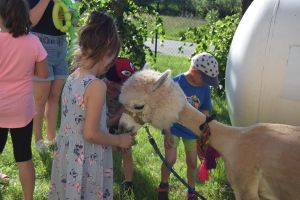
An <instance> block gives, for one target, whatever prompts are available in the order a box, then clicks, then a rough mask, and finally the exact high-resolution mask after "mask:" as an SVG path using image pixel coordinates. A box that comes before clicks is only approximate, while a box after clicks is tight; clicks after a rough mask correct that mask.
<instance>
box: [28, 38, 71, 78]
mask: <svg viewBox="0 0 300 200" xmlns="http://www.w3.org/2000/svg"><path fill="white" fill-rule="evenodd" d="M32 34H34V35H36V36H37V37H38V38H39V39H40V41H41V43H42V44H43V47H44V48H45V49H46V51H47V53H48V56H47V62H48V78H46V79H44V78H38V77H34V80H36V81H49V80H60V79H65V78H66V77H67V76H68V74H69V72H68V62H67V40H66V35H59V36H52V35H45V34H42V33H36V32H32Z"/></svg>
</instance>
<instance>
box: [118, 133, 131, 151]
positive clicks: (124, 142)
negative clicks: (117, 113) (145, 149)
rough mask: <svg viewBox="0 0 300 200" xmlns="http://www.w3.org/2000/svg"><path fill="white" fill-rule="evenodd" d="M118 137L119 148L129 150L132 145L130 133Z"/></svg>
mask: <svg viewBox="0 0 300 200" xmlns="http://www.w3.org/2000/svg"><path fill="white" fill-rule="evenodd" d="M119 137H120V143H119V145H118V146H119V147H121V148H129V147H130V146H131V145H132V143H133V136H132V133H125V134H121V135H119Z"/></svg>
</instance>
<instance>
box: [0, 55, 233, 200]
mask: <svg viewBox="0 0 300 200" xmlns="http://www.w3.org/2000/svg"><path fill="white" fill-rule="evenodd" d="M149 61H150V63H151V60H149ZM189 63H190V61H189V59H188V58H187V57H175V56H165V55H160V54H158V57H157V62H156V63H154V64H153V65H154V68H155V69H156V70H159V71H164V70H165V69H168V68H170V69H172V71H173V73H172V75H173V76H175V75H177V74H179V73H181V72H184V71H186V70H187V69H188V67H189ZM213 103H214V104H213V105H214V112H216V113H218V120H220V121H222V122H224V123H229V117H228V113H227V107H226V102H225V100H224V98H219V97H216V96H213ZM150 130H151V132H152V134H153V137H154V139H155V140H156V142H157V144H158V146H159V148H160V150H161V151H162V152H164V149H163V137H162V135H161V133H160V131H159V130H157V129H155V128H153V127H150ZM136 140H137V144H136V145H134V146H133V159H134V194H133V195H132V196H127V197H126V196H124V195H123V194H122V193H121V192H120V183H121V182H122V181H123V175H122V172H121V158H120V155H118V154H114V199H115V200H135V199H136V200H154V199H156V195H157V194H156V193H155V192H154V191H155V188H156V187H157V186H158V184H159V182H160V167H161V163H162V162H161V160H160V159H159V157H158V156H157V154H156V153H155V151H154V150H153V148H152V146H151V145H150V143H149V142H148V139H147V134H146V132H145V130H144V129H140V130H139V131H138V134H137V138H136ZM0 160H1V161H0V171H1V172H3V173H5V174H7V175H9V176H10V177H11V180H10V183H9V185H1V184H0V200H21V199H22V189H21V186H20V182H19V179H18V171H17V168H16V164H15V162H14V158H13V152H12V144H11V141H10V139H9V141H8V143H7V145H6V147H5V150H4V152H3V154H1V155H0ZM33 161H34V164H35V170H36V184H35V193H34V199H35V200H45V199H47V194H48V190H49V182H50V173H51V170H50V168H51V156H50V155H47V156H46V157H43V158H41V157H40V155H39V154H38V153H37V152H36V151H35V149H34V147H33ZM174 169H175V171H177V173H178V174H179V175H180V176H181V177H183V178H186V164H185V153H184V148H183V145H182V143H180V145H179V148H178V159H177V162H176V164H175V166H174ZM169 183H170V188H171V191H170V195H169V199H170V200H175V199H176V200H181V199H185V194H186V188H185V187H184V186H183V185H182V184H181V183H180V182H179V181H178V180H177V179H176V178H175V177H174V176H172V175H171V177H170V179H169ZM196 189H197V191H199V192H200V193H201V194H202V195H203V196H205V197H206V198H207V199H212V200H231V199H234V198H233V193H232V190H231V189H230V187H229V185H228V182H227V180H226V177H225V174H224V163H223V160H222V159H219V160H218V166H217V168H216V169H215V170H212V171H211V177H210V180H209V181H208V182H207V183H205V184H202V183H198V182H197V185H196Z"/></svg>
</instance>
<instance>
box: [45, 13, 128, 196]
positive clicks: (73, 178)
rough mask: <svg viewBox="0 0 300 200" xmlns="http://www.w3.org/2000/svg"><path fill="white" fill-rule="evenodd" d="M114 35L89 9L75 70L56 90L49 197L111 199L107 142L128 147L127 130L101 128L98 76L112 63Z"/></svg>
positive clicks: (105, 19)
mask: <svg viewBox="0 0 300 200" xmlns="http://www.w3.org/2000/svg"><path fill="white" fill-rule="evenodd" d="M119 49H120V40H119V36H118V33H117V28H116V25H115V23H114V20H113V18H112V17H110V16H109V15H106V14H104V13H100V12H93V13H92V14H91V16H90V18H89V21H88V23H87V25H86V26H85V27H83V29H82V30H81V33H80V37H79V48H78V50H77V52H76V55H75V59H76V65H77V66H78V69H76V70H75V71H74V72H73V73H72V74H71V75H70V76H69V77H68V79H67V81H66V84H65V86H64V89H63V93H62V98H61V99H62V107H61V112H62V113H61V125H60V132H59V135H58V136H57V142H56V145H55V150H54V158H53V165H52V173H51V185H50V187H51V189H50V193H49V196H48V199H49V200H54V199H55V200H58V199H60V200H67V199H69V200H77V199H78V200H79V199H85V200H95V199H103V200H112V199H113V191H112V184H113V167H112V150H111V145H113V146H119V147H122V148H129V147H130V146H131V145H132V141H133V136H132V135H131V133H127V134H122V135H111V134H109V133H108V130H107V127H106V103H105V96H106V85H105V83H104V82H103V81H102V80H100V79H97V78H96V76H100V75H103V74H104V73H105V72H106V71H107V70H108V69H109V68H110V67H111V66H112V64H113V63H114V61H115V58H116V56H117V54H118V52H119Z"/></svg>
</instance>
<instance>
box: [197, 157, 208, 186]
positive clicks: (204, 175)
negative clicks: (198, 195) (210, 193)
mask: <svg viewBox="0 0 300 200" xmlns="http://www.w3.org/2000/svg"><path fill="white" fill-rule="evenodd" d="M205 165H206V161H205V160H204V161H203V162H202V164H201V166H200V167H199V171H198V174H197V177H198V180H199V181H201V182H205V181H207V180H208V178H209V172H208V170H207V169H206V166H205Z"/></svg>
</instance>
